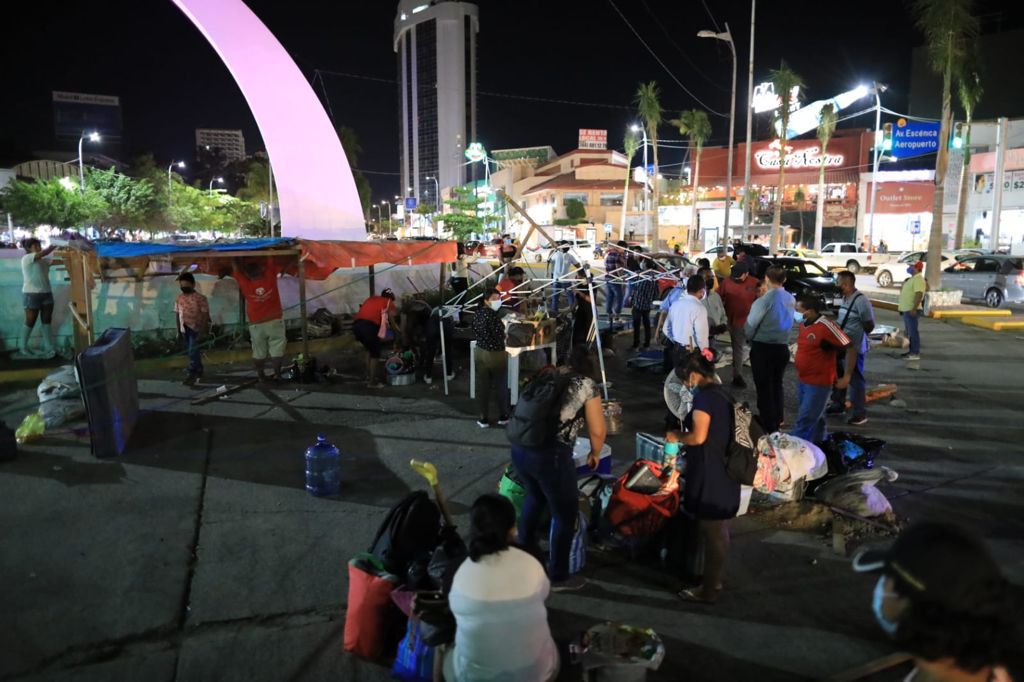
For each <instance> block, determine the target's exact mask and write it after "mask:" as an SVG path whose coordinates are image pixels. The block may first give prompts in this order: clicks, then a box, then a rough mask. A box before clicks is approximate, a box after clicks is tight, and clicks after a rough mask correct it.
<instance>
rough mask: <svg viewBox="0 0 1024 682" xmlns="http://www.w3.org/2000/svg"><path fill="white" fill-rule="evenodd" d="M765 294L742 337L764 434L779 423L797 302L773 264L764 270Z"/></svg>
mask: <svg viewBox="0 0 1024 682" xmlns="http://www.w3.org/2000/svg"><path fill="white" fill-rule="evenodd" d="M764 281H765V282H766V283H767V284H766V286H767V291H766V292H765V294H764V295H762V296H760V297H759V298H758V299H757V300H756V301H754V303H753V305H752V306H751V307H750V314H749V315H748V316H747V322H746V324H744V325H743V333H744V336H746V337H747V340H748V341H749V342H750V370H751V373H752V374H753V375H754V387H755V388H756V389H757V412H758V417H759V418H760V420H761V425H762V426H764V430H765V431H766V432H767V433H773V432H775V431H778V430H779V426H780V425H781V424H782V420H783V413H782V406H783V393H782V378H783V377H784V376H785V374H786V365H788V364H789V332H790V330H792V329H793V313H794V310H795V307H796V300H795V299H794V298H793V294H791V293H789V292H788V291H786V290H785V289H784V288H783V287H784V285H785V284H786V271H785V270H783V269H782V268H781V267H779V266H777V265H772V266H771V267H769V268H768V269H767V270H766V271H765V279H764Z"/></svg>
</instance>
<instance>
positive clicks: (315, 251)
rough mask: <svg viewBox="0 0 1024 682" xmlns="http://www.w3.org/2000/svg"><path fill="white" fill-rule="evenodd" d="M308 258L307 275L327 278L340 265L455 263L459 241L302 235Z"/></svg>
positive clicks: (305, 255) (303, 252) (346, 266)
mask: <svg viewBox="0 0 1024 682" xmlns="http://www.w3.org/2000/svg"><path fill="white" fill-rule="evenodd" d="M298 242H299V245H300V246H301V247H302V257H303V258H304V259H305V270H306V278H307V279H327V277H329V276H330V274H331V273H332V272H334V271H335V270H337V269H338V268H365V267H367V266H369V265H378V264H380V263H391V264H393V265H428V264H430V263H453V262H455V260H456V259H457V250H456V245H455V242H435V241H400V242H399V241H377V242H340V241H339V242H335V241H330V242H325V241H313V240H309V239H299V240H298Z"/></svg>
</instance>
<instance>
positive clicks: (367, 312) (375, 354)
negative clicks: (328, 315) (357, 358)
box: [352, 289, 398, 388]
mask: <svg viewBox="0 0 1024 682" xmlns="http://www.w3.org/2000/svg"><path fill="white" fill-rule="evenodd" d="M385 325H386V329H387V330H390V332H391V334H392V335H393V334H394V330H395V329H398V323H397V320H396V319H395V292H393V291H391V289H385V290H384V291H382V292H380V296H370V297H369V298H367V299H366V300H365V301H363V303H362V305H360V306H359V311H358V312H356V316H355V321H354V322H353V323H352V333H353V334H355V337H356V340H357V341H359V343H361V344H362V345H363V348H365V349H366V385H367V387H368V388H380V387H381V386H383V385H384V384H382V383H381V381H380V373H379V369H378V367H379V365H380V351H381V348H382V347H383V344H384V342H385V340H386V339H382V338H381V337H380V332H381V327H382V326H385Z"/></svg>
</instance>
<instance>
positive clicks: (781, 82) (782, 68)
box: [768, 61, 804, 253]
mask: <svg viewBox="0 0 1024 682" xmlns="http://www.w3.org/2000/svg"><path fill="white" fill-rule="evenodd" d="M769 80H770V81H771V82H772V86H773V87H774V88H775V92H776V94H778V96H779V99H780V100H781V101H782V105H781V106H780V107H779V108H778V110H777V111H776V113H775V118H776V122H777V123H778V125H779V126H780V128H779V182H778V186H777V187H776V188H775V215H774V216H773V217H772V236H771V240H770V242H769V246H768V248H769V250H770V251H771V253H775V252H776V251H778V249H779V227H780V226H781V225H782V197H783V195H784V194H785V192H784V190H785V187H786V186H785V184H784V180H785V179H786V130H787V129H788V128H789V114H790V109H789V106H790V101H789V100H790V93H791V92H792V91H793V88H799V87H803V84H804V81H803V79H802V78H801V77H800V76H798V75H797V74H796V73H794V71H793V70H792V69H791V68H789V67H788V66H786V62H785V61H781V62H779V68H777V69H772V70H771V73H770V76H769Z"/></svg>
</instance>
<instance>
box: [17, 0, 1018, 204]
mask: <svg viewBox="0 0 1024 682" xmlns="http://www.w3.org/2000/svg"><path fill="white" fill-rule="evenodd" d="M614 1H615V6H617V7H618V8H619V10H621V12H622V13H623V14H624V15H625V16H626V18H627V19H628V20H629V21H630V23H632V25H633V27H634V28H635V29H636V31H637V32H638V33H639V34H640V35H641V36H642V37H643V39H644V40H645V41H646V42H647V43H648V45H650V47H651V49H652V50H653V51H654V52H655V53H656V54H657V55H658V57H660V59H661V60H662V61H663V62H664V63H665V64H666V65H667V66H668V68H669V69H670V70H671V72H672V73H673V74H674V75H675V76H676V78H678V79H679V80H680V81H681V82H682V84H683V85H684V86H686V88H687V89H689V90H690V91H691V92H692V93H693V94H694V95H695V96H696V97H698V98H699V99H700V100H702V101H703V102H704V106H705V108H709V109H713V110H716V111H720V112H726V113H727V112H728V107H729V79H730V76H731V72H730V69H731V60H730V56H729V49H728V45H727V44H726V43H723V42H720V41H716V40H706V39H699V38H697V37H696V33H697V31H698V30H700V29H714V28H715V23H713V22H717V25H718V26H719V27H721V28H723V30H724V23H725V22H729V25H730V27H731V28H732V32H733V35H734V37H735V39H736V43H737V52H738V55H737V56H738V59H739V62H740V63H739V76H738V90H739V93H738V95H737V103H738V104H737V107H738V110H739V111H738V116H737V122H736V137H737V140H742V139H743V137H744V135H745V129H744V125H745V123H744V120H743V118H742V116H743V114H742V111H743V103H744V101H745V97H746V62H747V54H748V53H747V46H748V41H749V32H750V4H749V2H747V1H746V0H742V1H740V0H704V2H702V1H701V0H614ZM705 3H706V4H705ZM248 4H249V6H250V7H251V8H252V9H253V10H254V11H255V12H256V14H257V15H258V16H259V17H260V18H261V19H262V20H263V21H264V23H266V24H267V26H268V27H269V28H270V30H271V31H272V32H273V33H274V34H275V35H276V36H277V38H278V39H279V40H280V41H281V43H282V44H283V45H284V46H285V48H286V49H287V50H288V51H289V52H290V54H291V55H292V57H293V58H294V59H295V60H296V62H297V63H298V65H299V67H300V68H301V69H302V71H303V72H304V73H305V74H306V75H307V76H308V77H309V78H310V79H311V80H313V74H314V70H315V69H321V70H323V71H336V72H343V73H348V74H355V75H358V76H363V77H365V78H364V79H360V78H353V77H340V76H332V75H325V76H324V82H325V85H326V92H327V95H328V97H329V101H330V105H331V108H332V110H333V113H334V116H335V120H336V121H337V122H339V123H344V124H346V125H348V126H351V127H352V128H354V129H355V130H356V132H357V133H358V135H359V137H360V139H361V143H362V147H363V150H364V151H363V154H362V156H361V158H360V163H359V165H360V167H361V168H362V169H364V170H365V171H367V172H368V177H369V178H370V181H371V183H372V185H373V188H374V194H375V195H377V196H380V197H383V196H390V195H391V194H394V193H395V192H396V191H397V190H398V180H397V174H396V171H397V168H398V164H399V161H398V131H397V128H398V122H397V109H396V107H397V104H396V102H397V86H396V85H394V84H393V83H391V82H380V80H373V79H385V80H388V79H394V78H395V70H396V63H395V62H396V60H395V56H394V53H393V51H392V48H391V38H392V21H393V19H394V12H395V8H396V6H397V3H396V2H392V1H390V0H371V1H367V2H344V1H339V0H332V1H331V2H312V1H309V0H305V1H304V0H298V1H293V2H282V1H281V0H249V3H248ZM477 4H478V6H479V8H480V33H479V36H478V39H479V47H478V89H479V90H480V91H481V93H494V94H487V95H485V94H481V95H480V97H479V100H478V111H479V115H478V121H479V124H478V125H479V133H480V138H481V140H480V141H481V142H483V143H484V145H485V147H487V148H488V149H500V148H505V147H518V146H532V145H540V144H550V145H552V146H553V147H554V148H555V150H556V151H558V152H559V153H563V152H565V151H568V150H570V149H572V148H574V147H575V146H576V135H577V129H578V128H581V127H586V128H607V129H608V130H609V144H610V145H611V146H619V147H621V137H622V132H623V131H624V129H625V127H626V126H627V125H628V124H629V123H630V122H632V121H633V120H634V115H633V113H632V106H631V102H632V96H633V92H634V91H635V89H636V85H637V83H638V82H640V81H646V80H652V79H653V80H656V81H657V82H658V83H659V84H660V85H661V88H662V92H663V96H662V103H663V105H664V106H665V107H666V109H667V110H668V113H669V114H670V115H671V116H670V117H675V116H676V115H677V114H678V110H679V109H681V108H691V107H701V106H702V105H701V104H700V103H699V102H697V101H696V100H695V99H694V98H693V97H691V96H690V95H688V94H687V93H686V92H685V91H684V90H683V88H682V87H680V86H679V85H678V84H677V83H675V82H674V81H673V79H672V77H671V76H670V75H669V74H668V73H666V71H665V70H664V69H663V68H662V67H661V66H659V65H658V63H657V62H656V61H655V59H654V58H653V57H652V56H651V55H650V54H649V53H648V51H647V50H646V49H645V48H644V46H643V45H642V44H641V42H640V41H639V40H638V39H637V37H636V36H635V35H634V34H633V33H632V32H631V31H630V28H629V27H628V26H627V25H626V24H625V22H624V21H623V20H622V18H621V17H620V16H619V15H618V14H617V13H616V10H615V8H614V7H613V5H612V3H611V2H610V1H609V0H543V1H542V0H506V1H505V2H497V1H496V0H481V1H480V2H478V3H477ZM979 4H981V5H982V10H983V11H984V12H992V11H1000V10H1004V9H1005V10H1009V11H1011V12H1014V13H1020V9H1019V8H1017V9H1011V7H1013V6H1015V3H1012V2H1009V1H1005V2H994V1H989V2H983V3H979ZM1021 4H1024V3H1021ZM826 6H827V7H829V9H826ZM758 11H759V16H758V24H757V38H756V40H757V44H756V46H755V47H756V49H755V52H756V54H755V82H757V81H760V80H764V79H765V78H766V77H767V72H768V69H770V68H772V67H776V66H777V65H778V64H779V60H780V59H783V58H784V59H785V60H786V61H787V62H788V63H789V64H790V65H791V66H792V67H793V69H794V70H795V71H797V72H798V73H799V74H800V75H801V76H802V77H803V78H804V80H805V82H806V83H807V89H806V98H807V99H820V98H826V97H830V96H832V95H834V94H836V93H838V92H841V91H844V90H848V89H850V88H852V87H854V86H855V85H857V84H858V83H861V82H870V81H871V80H878V81H881V82H884V83H887V84H889V86H890V89H889V91H888V92H887V93H886V95H885V96H884V99H883V104H884V105H885V106H888V107H890V108H892V109H895V110H897V111H905V110H906V109H905V108H906V104H907V96H908V93H907V90H908V88H909V75H910V57H911V51H912V49H913V48H914V47H915V46H917V45H919V44H920V43H921V37H920V35H919V34H918V33H917V31H916V30H915V29H914V28H913V25H912V22H911V19H910V17H909V12H908V10H907V5H906V4H904V3H901V2H900V0H885V1H876V0H870V1H868V0H861V1H858V2H851V3H826V2H822V1H821V0H816V1H813V2H812V1H807V0H761V2H760V3H759V7H758ZM18 14H19V21H18V22H17V24H8V30H7V31H6V32H5V36H4V41H3V43H2V46H0V54H2V55H3V64H4V78H3V83H4V95H5V100H6V101H5V103H4V105H3V106H2V107H0V162H2V163H16V162H18V161H21V160H26V159H28V158H30V157H31V153H32V151H34V150H49V149H62V148H63V149H68V148H70V145H69V143H68V142H62V143H61V142H57V141H55V140H54V137H53V124H52V108H51V101H50V91H51V90H70V91H76V92H87V93H98V94H108V95H118V96H120V97H121V102H122V108H123V121H124V139H123V140H122V143H121V145H120V146H119V147H115V146H112V145H108V146H107V147H106V148H105V149H101V150H102V151H103V152H105V153H108V154H110V155H111V156H114V157H116V158H121V159H124V160H129V159H130V158H131V157H132V156H133V155H135V154H138V153H140V152H146V151H151V152H153V153H154V154H155V155H156V157H157V160H158V162H164V163H166V162H167V161H168V160H170V159H171V158H183V157H184V158H189V157H191V156H192V152H193V145H194V129H195V128H196V127H219V128H241V129H242V130H243V131H244V133H245V138H246V145H247V148H248V150H249V151H250V152H252V151H256V150H259V149H262V148H263V144H262V141H261V140H260V137H259V133H258V131H257V128H256V125H255V122H254V120H253V118H252V115H251V114H250V112H249V109H248V107H247V106H246V103H245V100H244V99H243V97H242V95H241V92H240V91H239V90H238V88H237V87H236V86H235V84H234V81H233V80H232V79H231V76H230V75H229V74H228V71H227V69H226V68H225V67H224V65H223V64H222V63H221V62H220V60H219V59H218V57H217V56H216V54H215V53H214V51H213V49H212V48H211V47H210V46H209V44H208V43H207V42H206V40H205V39H204V38H203V37H202V36H201V35H200V34H199V32H198V31H197V30H196V29H195V28H194V27H193V25H192V24H191V23H190V22H189V21H188V20H187V19H186V18H185V16H184V15H183V14H181V13H180V12H179V11H178V9H177V8H176V7H175V6H174V5H173V4H172V3H171V2H170V0H146V1H145V2H138V0H104V2H93V3H70V2H67V3H59V4H58V5H55V4H53V3H19V4H18ZM315 86H316V89H317V91H318V95H320V96H321V98H322V97H323V91H322V90H321V87H320V83H319V82H316V83H315ZM499 95H521V96H527V97H533V98H545V99H556V100H569V101H572V102H582V103H594V104H600V105H603V106H582V105H579V104H561V103H554V102H545V101H533V100H517V99H509V98H507V97H502V96H499ZM871 119H872V117H871V116H865V117H862V118H859V119H856V120H854V121H851V122H849V123H847V124H844V125H846V126H851V125H852V126H860V127H865V128H866V127H870V126H871V125H873V120H871ZM756 122H757V124H759V127H760V129H761V130H762V131H764V130H765V129H766V127H767V120H766V117H765V116H764V115H762V116H759V117H758V119H756ZM711 123H712V127H713V139H712V141H711V144H715V143H721V144H724V143H725V142H726V140H727V136H728V120H727V119H726V118H722V117H718V116H712V117H711ZM661 134H662V136H663V137H666V138H678V137H679V136H678V134H677V133H676V132H675V131H673V130H671V129H670V128H669V127H668V126H666V127H665V129H664V130H663V131H662V133H661ZM756 137H757V134H756V133H755V138H756ZM680 154H682V152H681V151H672V150H666V151H665V152H664V155H663V157H662V162H663V163H664V164H672V163H678V162H679V161H681V156H680ZM677 171H678V167H676V168H675V169H673V168H672V167H671V166H667V167H666V172H667V173H669V174H674V173H675V172H677Z"/></svg>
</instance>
